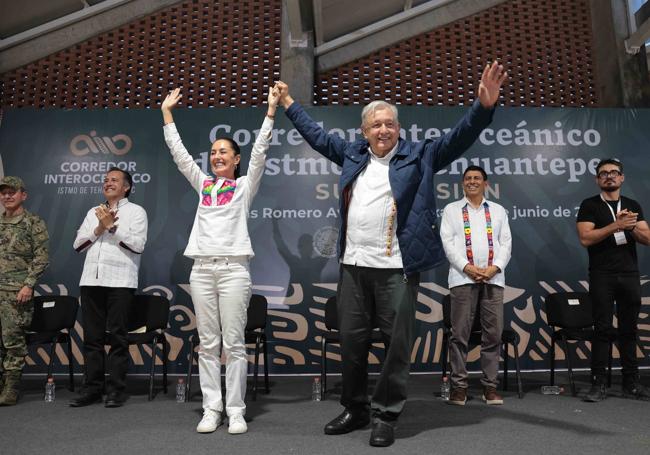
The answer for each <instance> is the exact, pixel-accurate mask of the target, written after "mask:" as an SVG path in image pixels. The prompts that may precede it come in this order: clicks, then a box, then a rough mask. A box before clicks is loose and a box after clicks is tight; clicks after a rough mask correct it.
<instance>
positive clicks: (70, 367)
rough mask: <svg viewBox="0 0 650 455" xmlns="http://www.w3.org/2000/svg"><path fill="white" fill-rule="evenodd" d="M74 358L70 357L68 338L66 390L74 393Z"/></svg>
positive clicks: (70, 347) (70, 348) (69, 340)
mask: <svg viewBox="0 0 650 455" xmlns="http://www.w3.org/2000/svg"><path fill="white" fill-rule="evenodd" d="M73 362H74V358H73V357H72V338H70V337H68V390H69V391H70V392H74V363H73Z"/></svg>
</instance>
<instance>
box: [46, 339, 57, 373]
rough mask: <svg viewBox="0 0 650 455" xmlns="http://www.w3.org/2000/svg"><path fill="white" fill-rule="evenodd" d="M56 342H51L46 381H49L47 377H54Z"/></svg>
mask: <svg viewBox="0 0 650 455" xmlns="http://www.w3.org/2000/svg"><path fill="white" fill-rule="evenodd" d="M55 344H56V341H52V342H51V343H50V361H49V362H48V363H47V377H46V378H45V382H47V378H50V377H52V364H53V363H54V345H55Z"/></svg>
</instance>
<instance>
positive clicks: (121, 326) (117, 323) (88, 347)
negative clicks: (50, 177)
mask: <svg viewBox="0 0 650 455" xmlns="http://www.w3.org/2000/svg"><path fill="white" fill-rule="evenodd" d="M132 187H133V180H132V178H131V175H130V174H129V173H128V172H126V171H124V170H121V169H118V168H111V169H110V170H109V171H108V173H107V174H106V177H104V186H103V190H104V197H105V198H106V202H105V203H104V204H101V205H99V206H97V207H93V208H91V209H90V210H89V211H88V213H87V214H86V218H85V219H84V221H83V223H82V224H81V227H80V228H79V230H78V231H77V238H76V239H75V241H74V248H75V250H77V251H78V252H86V260H85V262H84V268H83V273H82V275H81V281H80V283H79V287H80V291H81V314H82V325H83V329H84V363H85V366H86V372H85V381H84V388H83V390H82V392H81V394H80V395H79V396H78V397H77V398H74V399H72V400H71V401H70V406H72V407H81V406H88V405H90V404H93V403H98V402H101V401H102V386H103V383H104V340H105V334H106V331H108V332H110V337H109V340H110V345H111V348H110V351H109V353H108V362H107V364H106V370H107V372H108V375H109V378H108V382H107V390H106V392H107V396H106V402H105V406H106V407H107V408H115V407H119V406H122V404H123V403H124V401H125V400H126V396H125V394H124V389H125V383H126V370H127V367H128V353H129V345H128V342H127V339H126V336H127V316H128V310H129V307H130V306H131V305H132V304H133V296H134V294H135V290H136V289H137V287H138V270H139V268H140V255H141V254H142V251H143V250H144V245H145V243H146V241H147V213H146V212H145V211H144V209H143V208H142V207H140V206H139V205H136V204H134V203H132V202H129V199H128V196H129V194H130V193H131V188H132Z"/></svg>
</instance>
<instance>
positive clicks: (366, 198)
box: [341, 146, 403, 269]
mask: <svg viewBox="0 0 650 455" xmlns="http://www.w3.org/2000/svg"><path fill="white" fill-rule="evenodd" d="M396 151H397V146H395V147H394V148H393V150H391V151H390V152H389V153H388V154H387V155H385V156H384V157H378V156H377V155H375V154H374V153H373V152H372V150H370V159H369V160H368V164H367V165H366V167H365V169H364V170H363V171H361V173H360V174H359V177H358V178H357V179H356V180H355V181H354V183H353V186H352V198H351V200H350V206H349V208H348V221H347V228H346V231H345V252H344V254H343V259H342V261H341V262H342V263H343V264H349V265H357V266H360V267H373V268H377V269H401V268H402V267H403V263H402V253H401V251H400V249H399V242H398V241H397V206H396V205H395V201H394V199H393V191H392V190H391V187H390V180H389V179H388V164H389V163H390V160H391V158H392V157H393V156H394V155H395V152H396ZM389 251H390V255H389V254H388V252H389Z"/></svg>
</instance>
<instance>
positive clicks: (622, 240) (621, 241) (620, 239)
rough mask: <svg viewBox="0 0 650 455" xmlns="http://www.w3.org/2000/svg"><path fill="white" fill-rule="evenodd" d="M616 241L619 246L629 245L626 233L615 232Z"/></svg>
mask: <svg viewBox="0 0 650 455" xmlns="http://www.w3.org/2000/svg"><path fill="white" fill-rule="evenodd" d="M614 240H615V241H616V244H617V245H625V244H626V243H627V239H626V238H625V232H623V231H618V232H614Z"/></svg>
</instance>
